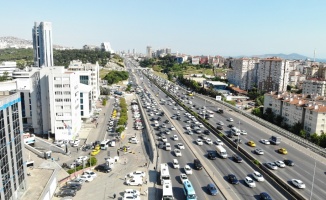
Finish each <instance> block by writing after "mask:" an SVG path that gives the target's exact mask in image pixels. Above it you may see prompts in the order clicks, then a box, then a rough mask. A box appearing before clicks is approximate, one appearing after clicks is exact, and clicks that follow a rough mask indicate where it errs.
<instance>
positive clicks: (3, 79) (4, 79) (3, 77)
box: [0, 71, 9, 82]
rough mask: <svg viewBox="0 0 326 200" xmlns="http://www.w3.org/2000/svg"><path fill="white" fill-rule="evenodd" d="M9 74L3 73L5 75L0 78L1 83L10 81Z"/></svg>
mask: <svg viewBox="0 0 326 200" xmlns="http://www.w3.org/2000/svg"><path fill="white" fill-rule="evenodd" d="M8 74H9V73H8V72H7V71H5V72H3V75H2V76H0V82H2V81H6V80H8Z"/></svg>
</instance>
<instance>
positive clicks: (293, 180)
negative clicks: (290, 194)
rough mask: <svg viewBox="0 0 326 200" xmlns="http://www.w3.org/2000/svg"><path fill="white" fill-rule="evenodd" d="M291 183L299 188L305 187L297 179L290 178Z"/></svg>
mask: <svg viewBox="0 0 326 200" xmlns="http://www.w3.org/2000/svg"><path fill="white" fill-rule="evenodd" d="M291 183H292V184H293V185H294V186H295V187H297V188H299V189H304V188H306V185H305V184H304V183H303V182H302V181H301V180H299V179H291Z"/></svg>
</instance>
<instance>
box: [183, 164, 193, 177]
mask: <svg viewBox="0 0 326 200" xmlns="http://www.w3.org/2000/svg"><path fill="white" fill-rule="evenodd" d="M184 170H185V173H186V174H187V175H189V174H192V169H191V168H190V166H189V165H185V167H184Z"/></svg>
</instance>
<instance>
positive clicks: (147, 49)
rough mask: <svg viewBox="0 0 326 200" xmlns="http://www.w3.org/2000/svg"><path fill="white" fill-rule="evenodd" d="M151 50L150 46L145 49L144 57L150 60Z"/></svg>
mask: <svg viewBox="0 0 326 200" xmlns="http://www.w3.org/2000/svg"><path fill="white" fill-rule="evenodd" d="M152 54H153V50H152V47H151V46H147V47H146V57H147V58H152Z"/></svg>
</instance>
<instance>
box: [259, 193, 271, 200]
mask: <svg viewBox="0 0 326 200" xmlns="http://www.w3.org/2000/svg"><path fill="white" fill-rule="evenodd" d="M260 199H263V200H272V197H271V196H269V194H268V193H267V192H262V193H260Z"/></svg>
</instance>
